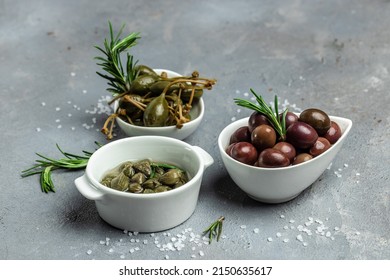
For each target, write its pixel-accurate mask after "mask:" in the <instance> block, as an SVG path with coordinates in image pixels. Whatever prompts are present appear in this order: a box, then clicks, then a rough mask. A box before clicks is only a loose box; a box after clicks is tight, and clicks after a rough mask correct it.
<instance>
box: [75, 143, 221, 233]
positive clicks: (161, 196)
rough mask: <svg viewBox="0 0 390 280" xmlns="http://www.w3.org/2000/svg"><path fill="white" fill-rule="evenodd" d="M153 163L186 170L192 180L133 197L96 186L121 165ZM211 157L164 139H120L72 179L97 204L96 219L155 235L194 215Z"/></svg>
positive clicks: (102, 151) (188, 146)
mask: <svg viewBox="0 0 390 280" xmlns="http://www.w3.org/2000/svg"><path fill="white" fill-rule="evenodd" d="M142 159H151V160H153V161H159V162H166V163H170V164H174V165H176V166H178V167H180V168H181V169H183V170H185V171H187V173H188V175H189V177H190V180H189V181H188V182H187V183H186V184H184V185H183V186H180V187H178V188H176V189H173V190H170V191H166V192H162V193H152V194H135V193H129V192H122V191H118V190H114V189H111V188H109V187H106V186H104V185H102V184H101V183H100V180H101V179H102V177H103V176H104V174H105V173H106V172H107V171H108V170H110V169H112V168H114V167H116V166H118V165H119V164H121V163H122V162H125V161H133V160H134V161H136V160H142ZM213 162H214V160H213V158H212V157H211V156H210V155H209V154H208V153H207V152H206V151H204V150H203V149H202V148H200V147H198V146H192V145H190V144H187V143H185V142H183V141H181V140H177V139H174V138H170V137H163V136H138V137H130V138H124V139H120V140H116V141H113V142H111V143H109V144H106V145H104V146H103V147H101V148H99V149H98V150H97V151H96V152H94V153H93V155H92V156H91V158H90V159H89V161H88V164H87V167H86V170H85V174H84V175H82V176H81V177H79V178H77V179H76V180H75V185H76V187H77V189H78V190H79V192H80V193H81V194H82V195H83V196H84V197H86V198H87V199H90V200H93V201H95V204H96V208H97V211H98V213H99V215H100V217H101V218H102V219H103V220H105V221H106V222H107V223H109V224H111V225H112V226H114V227H117V228H120V229H123V230H129V231H136V232H157V231H162V230H166V229H169V228H173V227H175V226H177V225H179V224H181V223H183V222H184V221H186V220H187V219H188V218H189V217H190V216H191V215H192V213H193V212H194V210H195V207H196V205H197V201H198V195H199V191H200V187H201V182H202V177H203V173H204V171H205V169H206V168H207V167H208V166H210V165H211V164H213Z"/></svg>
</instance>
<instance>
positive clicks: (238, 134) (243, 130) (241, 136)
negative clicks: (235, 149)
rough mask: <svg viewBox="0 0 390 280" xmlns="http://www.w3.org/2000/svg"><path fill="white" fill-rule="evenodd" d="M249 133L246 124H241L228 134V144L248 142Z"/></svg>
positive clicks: (249, 139)
mask: <svg viewBox="0 0 390 280" xmlns="http://www.w3.org/2000/svg"><path fill="white" fill-rule="evenodd" d="M250 141H251V134H250V132H249V129H248V127H247V126H242V127H240V128H238V129H237V130H236V131H235V132H233V134H232V135H231V136H230V141H229V144H232V143H237V142H250Z"/></svg>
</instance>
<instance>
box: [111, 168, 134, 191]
mask: <svg viewBox="0 0 390 280" xmlns="http://www.w3.org/2000/svg"><path fill="white" fill-rule="evenodd" d="M129 184H130V181H129V177H127V176H126V175H125V174H123V172H121V173H119V175H118V176H116V177H115V178H113V179H112V180H111V184H110V188H112V189H115V190H118V191H127V189H128V188H129Z"/></svg>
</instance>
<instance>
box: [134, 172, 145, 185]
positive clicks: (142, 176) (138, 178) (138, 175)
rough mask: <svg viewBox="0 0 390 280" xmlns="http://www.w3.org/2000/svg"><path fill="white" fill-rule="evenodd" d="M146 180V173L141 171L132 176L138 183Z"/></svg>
mask: <svg viewBox="0 0 390 280" xmlns="http://www.w3.org/2000/svg"><path fill="white" fill-rule="evenodd" d="M145 181H146V176H145V174H143V173H141V172H138V173H135V174H134V175H133V176H132V177H131V182H135V183H138V184H143V183H144V182H145Z"/></svg>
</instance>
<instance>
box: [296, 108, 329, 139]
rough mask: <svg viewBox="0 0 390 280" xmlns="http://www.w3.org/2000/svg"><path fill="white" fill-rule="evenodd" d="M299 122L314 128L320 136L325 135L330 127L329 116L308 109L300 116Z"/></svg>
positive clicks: (317, 110) (322, 112)
mask: <svg viewBox="0 0 390 280" xmlns="http://www.w3.org/2000/svg"><path fill="white" fill-rule="evenodd" d="M299 121H301V122H304V123H307V124H309V125H310V126H312V127H313V128H314V129H315V130H316V131H317V133H318V135H319V136H322V135H324V134H325V133H326V132H327V131H328V129H329V127H330V119H329V116H328V115H327V114H326V113H325V112H324V111H321V110H319V109H314V108H311V109H306V110H304V111H303V112H302V113H301V114H300V115H299Z"/></svg>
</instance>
